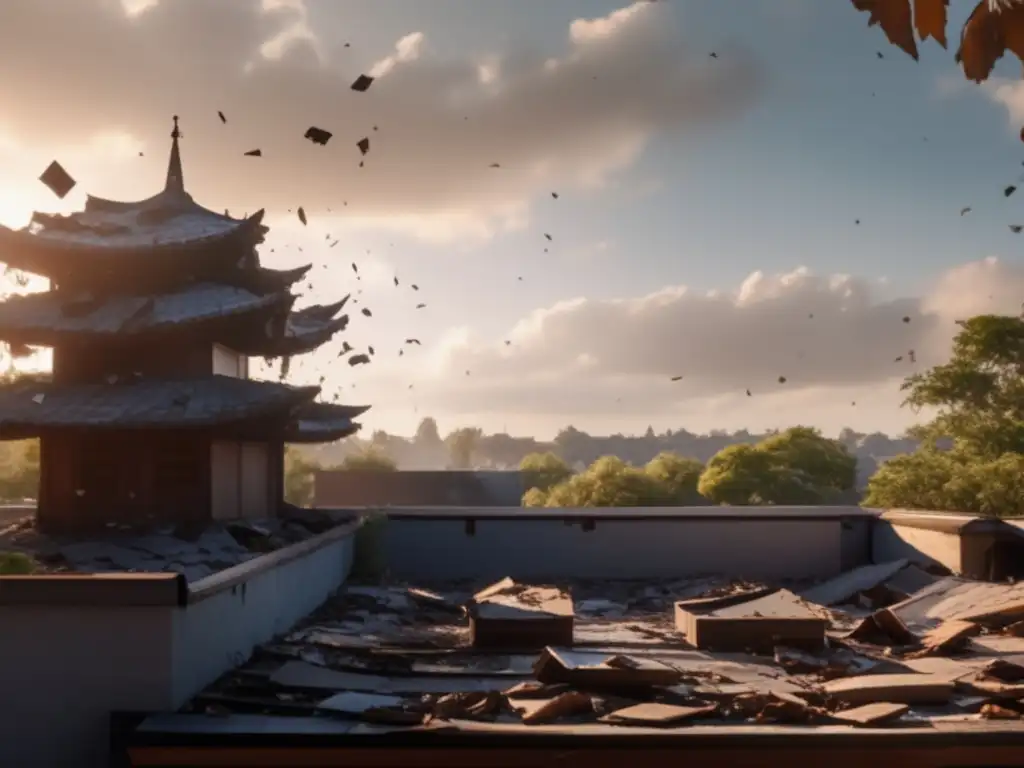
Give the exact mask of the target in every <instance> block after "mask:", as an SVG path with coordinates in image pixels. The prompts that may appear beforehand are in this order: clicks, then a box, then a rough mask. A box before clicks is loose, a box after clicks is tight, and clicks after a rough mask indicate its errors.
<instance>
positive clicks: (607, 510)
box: [346, 506, 881, 523]
mask: <svg viewBox="0 0 1024 768" xmlns="http://www.w3.org/2000/svg"><path fill="white" fill-rule="evenodd" d="M346 509H348V508H346ZM354 511H356V512H360V511H367V512H368V511H374V512H384V513H386V514H387V516H388V518H389V519H391V520H485V521H491V520H495V521H497V520H515V521H521V522H526V521H535V520H564V521H581V520H593V521H595V522H597V521H602V520H607V521H609V522H610V521H627V522H643V521H651V520H659V521H660V520H664V521H669V520H678V521H684V522H702V521H704V522H711V523H720V522H722V521H724V520H729V521H736V522H740V521H744V520H748V521H754V520H756V521H762V522H763V521H778V520H788V521H793V520H803V521H814V520H840V519H854V518H856V519H874V518H877V517H878V516H879V515H880V514H881V511H879V510H874V509H862V508H860V507H850V506H840V507H578V508H562V507H559V508H549V507H361V508H355V509H354Z"/></svg>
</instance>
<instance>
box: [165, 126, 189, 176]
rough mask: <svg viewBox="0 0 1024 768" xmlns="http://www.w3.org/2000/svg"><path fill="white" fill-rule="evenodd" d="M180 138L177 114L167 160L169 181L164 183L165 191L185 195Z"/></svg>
mask: <svg viewBox="0 0 1024 768" xmlns="http://www.w3.org/2000/svg"><path fill="white" fill-rule="evenodd" d="M180 138H181V131H180V130H179V129H178V116H177V115H175V116H174V130H173V131H171V157H170V159H169V160H168V162H167V182H166V183H165V184H164V191H165V192H174V193H176V194H179V195H184V194H185V181H184V174H182V172H181V151H180V150H179V149H178V139H180Z"/></svg>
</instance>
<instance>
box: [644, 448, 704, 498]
mask: <svg viewBox="0 0 1024 768" xmlns="http://www.w3.org/2000/svg"><path fill="white" fill-rule="evenodd" d="M703 471H704V465H703V464H701V463H700V462H699V461H697V459H689V458H686V457H685V456H680V455H679V454H677V453H672V452H671V451H662V452H661V453H659V454H658V455H657V456H655V457H654V458H653V459H651V460H650V461H649V462H647V465H646V466H645V467H644V472H646V473H647V474H648V475H650V476H651V477H652V478H654V480H656V481H657V482H658V484H659V485H660V486H661V488H662V490H663V491H664V493H665V503H666V504H667V505H671V506H679V507H688V506H694V505H699V504H704V503H706V501H707V500H706V499H705V498H704V497H703V496H701V495H700V492H699V491H698V490H697V483H698V482H699V481H700V476H701V473H702V472H703Z"/></svg>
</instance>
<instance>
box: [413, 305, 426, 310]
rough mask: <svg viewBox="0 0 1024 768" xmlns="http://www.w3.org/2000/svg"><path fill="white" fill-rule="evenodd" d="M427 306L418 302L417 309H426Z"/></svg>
mask: <svg viewBox="0 0 1024 768" xmlns="http://www.w3.org/2000/svg"><path fill="white" fill-rule="evenodd" d="M426 308H427V305H426V304H417V305H416V309H426Z"/></svg>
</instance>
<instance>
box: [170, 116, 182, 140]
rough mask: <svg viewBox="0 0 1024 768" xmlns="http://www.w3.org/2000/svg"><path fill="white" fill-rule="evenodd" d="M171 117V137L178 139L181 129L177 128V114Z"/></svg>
mask: <svg viewBox="0 0 1024 768" xmlns="http://www.w3.org/2000/svg"><path fill="white" fill-rule="evenodd" d="M173 119H174V130H173V131H171V138H172V139H180V138H181V131H179V130H178V116H177V115H175V116H174V118H173Z"/></svg>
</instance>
